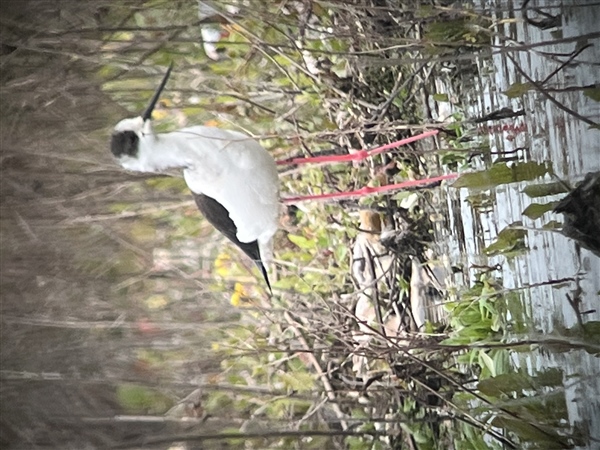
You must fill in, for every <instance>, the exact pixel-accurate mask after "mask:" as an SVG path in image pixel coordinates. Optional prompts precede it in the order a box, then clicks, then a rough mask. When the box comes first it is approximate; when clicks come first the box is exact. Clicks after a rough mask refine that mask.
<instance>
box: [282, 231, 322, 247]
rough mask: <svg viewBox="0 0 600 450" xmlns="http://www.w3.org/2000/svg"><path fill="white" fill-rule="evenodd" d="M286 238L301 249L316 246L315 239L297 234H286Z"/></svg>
mask: <svg viewBox="0 0 600 450" xmlns="http://www.w3.org/2000/svg"><path fill="white" fill-rule="evenodd" d="M288 239H289V240H290V241H292V242H293V243H294V244H296V245H297V246H298V247H300V248H301V249H303V250H312V249H314V248H316V241H314V240H313V239H307V238H305V237H304V236H300V235H297V234H288Z"/></svg>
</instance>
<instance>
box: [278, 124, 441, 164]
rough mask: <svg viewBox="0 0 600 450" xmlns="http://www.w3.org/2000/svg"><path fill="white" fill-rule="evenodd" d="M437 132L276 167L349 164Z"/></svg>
mask: <svg viewBox="0 0 600 450" xmlns="http://www.w3.org/2000/svg"><path fill="white" fill-rule="evenodd" d="M438 133H439V131H438V130H429V131H426V132H424V133H421V134H418V135H416V136H411V137H409V138H406V139H401V140H399V141H396V142H392V143H391V144H386V145H382V146H381V147H377V148H374V149H371V150H364V149H363V150H359V151H357V152H355V153H348V154H347V155H328V156H314V157H312V158H291V159H284V160H282V161H277V165H279V166H281V165H287V164H296V165H300V164H327V163H340V162H349V161H362V160H363V159H365V158H367V157H369V156H373V155H378V154H380V153H383V152H386V151H388V150H391V149H393V148H396V147H400V146H402V145H406V144H410V143H411V142H415V141H419V140H421V139H425V138H426V137H429V136H435V135H436V134H438Z"/></svg>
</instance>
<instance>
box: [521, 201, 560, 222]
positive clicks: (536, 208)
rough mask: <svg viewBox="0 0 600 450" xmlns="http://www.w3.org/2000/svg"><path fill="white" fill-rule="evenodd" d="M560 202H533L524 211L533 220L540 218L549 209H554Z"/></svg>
mask: <svg viewBox="0 0 600 450" xmlns="http://www.w3.org/2000/svg"><path fill="white" fill-rule="evenodd" d="M556 205H558V202H549V203H532V204H531V205H529V206H528V207H527V208H525V210H524V211H523V215H524V216H527V217H529V218H530V219H532V220H536V219H539V218H540V217H542V216H543V215H544V214H546V213H547V212H548V211H552V210H553V209H554V208H555V207H556Z"/></svg>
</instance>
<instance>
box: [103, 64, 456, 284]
mask: <svg viewBox="0 0 600 450" xmlns="http://www.w3.org/2000/svg"><path fill="white" fill-rule="evenodd" d="M171 70H172V65H171V66H170V67H169V69H168V70H167V73H166V74H165V76H164V78H163V80H162V82H161V84H160V86H159V87H158V89H157V90H156V92H155V94H154V96H153V97H152V99H151V101H150V104H149V105H148V108H147V109H146V111H145V112H144V113H143V114H142V115H141V116H138V117H135V118H131V119H123V120H122V121H120V122H119V123H118V124H117V125H116V126H115V128H114V130H113V134H112V140H111V151H112V154H113V155H114V156H115V157H116V158H117V160H118V162H119V164H121V166H122V167H123V168H125V169H128V170H133V171H138V172H157V171H161V170H166V169H172V168H181V169H183V177H184V179H185V182H186V183H187V185H188V187H189V188H190V190H191V191H192V193H193V195H194V199H195V201H196V205H197V206H198V209H199V210H200V211H201V212H202V214H203V215H204V217H205V218H206V220H208V222H210V223H211V224H212V225H213V226H214V227H215V228H216V229H217V230H219V231H220V232H221V233H222V234H224V235H225V237H227V238H228V239H229V240H230V241H232V242H233V243H234V244H235V245H237V246H238V247H239V248H240V249H241V250H242V251H243V252H244V253H245V254H246V255H248V256H249V257H250V258H251V259H252V260H253V261H254V262H255V263H256V265H257V266H258V268H259V269H260V271H261V272H262V275H263V277H264V279H265V281H266V283H267V286H268V287H269V290H271V285H270V282H269V278H268V275H267V270H266V267H265V264H266V263H267V262H268V261H270V260H271V258H272V246H273V236H274V234H275V232H276V231H277V229H278V224H279V208H280V199H279V177H278V173H277V165H276V163H275V161H274V159H273V157H272V156H271V155H270V154H269V153H268V152H267V151H266V150H265V149H264V148H263V147H262V146H261V145H260V144H259V143H258V142H257V141H255V140H254V139H253V138H251V137H249V136H247V135H245V134H243V133H239V132H237V131H230V130H223V129H220V128H216V127H207V126H193V127H188V128H182V129H180V130H178V131H174V132H171V133H160V134H154V133H153V131H152V122H151V118H152V111H153V110H154V107H155V106H156V103H157V102H158V99H159V97H160V94H161V92H162V90H163V89H164V87H165V85H166V83H167V80H168V78H169V75H170V73H171ZM436 133H437V130H432V131H427V132H425V133H423V134H421V135H418V136H415V137H411V138H408V139H404V140H402V141H398V142H395V143H392V144H388V145H385V146H383V147H379V148H377V149H373V150H369V151H366V150H362V151H360V152H357V153H354V154H351V155H335V156H326V157H315V158H295V159H290V160H285V161H280V162H279V163H277V164H303V163H319V164H326V163H336V162H344V161H355V160H361V159H365V158H367V157H369V156H371V155H373V154H378V153H381V152H384V151H387V150H389V149H391V148H395V147H398V146H400V145H404V144H407V143H409V142H413V141H416V140H419V139H423V138H425V137H428V136H432V135H434V134H436ZM454 177H455V175H453V174H451V175H443V176H441V177H435V178H429V179H425V180H414V181H408V182H404V183H399V184H394V185H388V186H381V187H369V188H363V189H359V190H357V191H352V192H340V193H334V194H320V195H312V196H305V197H291V198H287V199H283V200H282V201H283V202H284V203H296V202H300V201H304V200H319V199H331V198H334V199H335V198H347V197H353V196H361V195H368V194H373V193H377V192H384V191H390V190H394V189H401V188H403V187H408V186H417V185H423V184H427V183H432V182H438V181H441V180H443V179H448V178H454Z"/></svg>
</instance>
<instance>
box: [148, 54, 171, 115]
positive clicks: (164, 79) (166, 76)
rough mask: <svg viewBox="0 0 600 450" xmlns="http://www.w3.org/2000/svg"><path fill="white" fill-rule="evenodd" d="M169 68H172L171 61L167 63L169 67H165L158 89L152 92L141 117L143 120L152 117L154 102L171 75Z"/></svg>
mask: <svg viewBox="0 0 600 450" xmlns="http://www.w3.org/2000/svg"><path fill="white" fill-rule="evenodd" d="M171 69H173V63H171V64H170V65H169V68H168V69H167V73H165V76H164V77H163V80H162V81H161V83H160V86H158V89H157V90H156V92H155V93H154V96H153V97H152V100H150V104H149V105H148V108H146V111H144V114H143V115H142V119H144V122H145V121H146V120H149V119H151V118H152V111H154V107H155V106H156V103H157V102H158V99H159V97H160V94H161V92H162V90H163V89H164V88H165V85H166V84H167V81H168V80H169V75H171Z"/></svg>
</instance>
